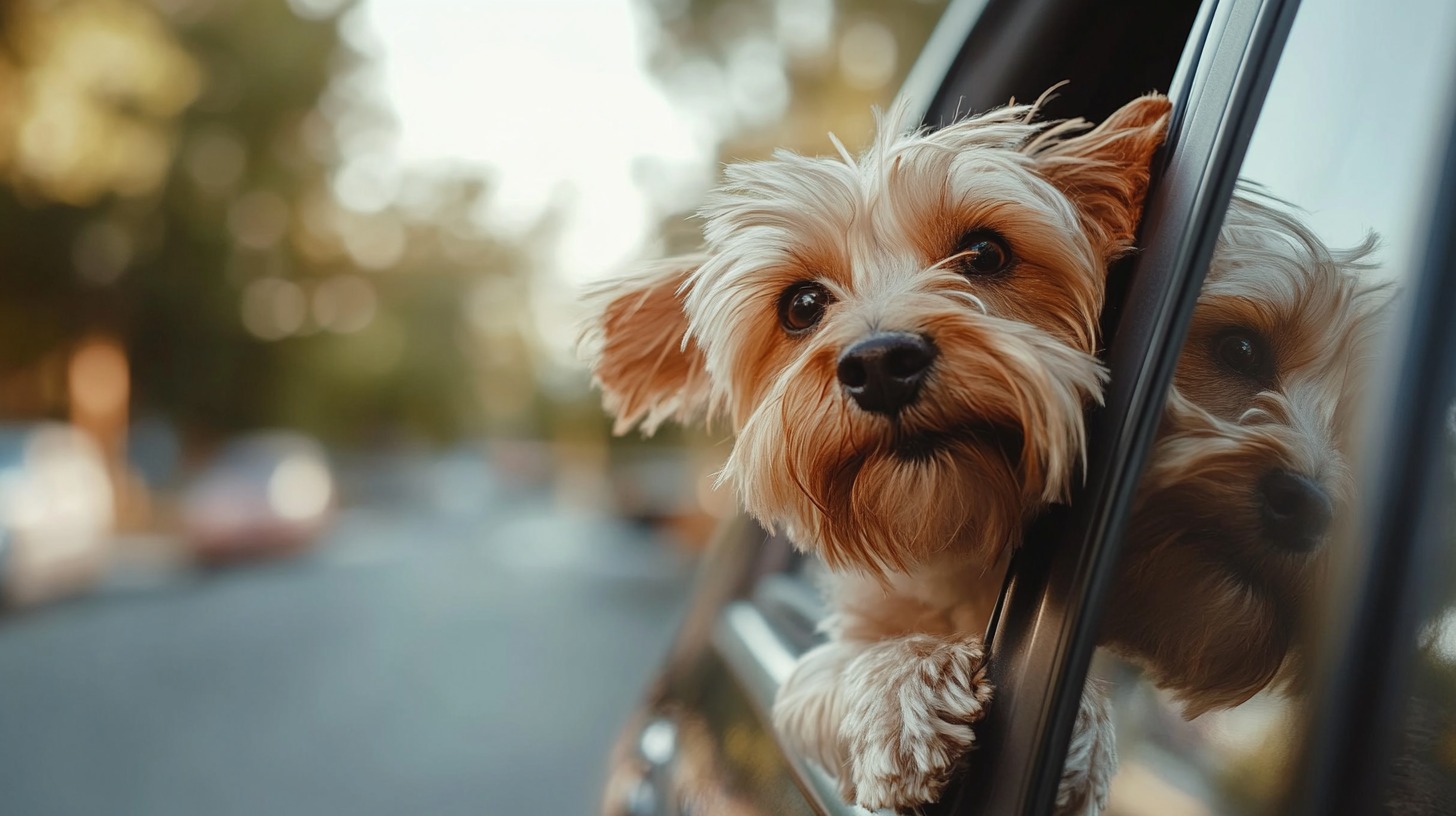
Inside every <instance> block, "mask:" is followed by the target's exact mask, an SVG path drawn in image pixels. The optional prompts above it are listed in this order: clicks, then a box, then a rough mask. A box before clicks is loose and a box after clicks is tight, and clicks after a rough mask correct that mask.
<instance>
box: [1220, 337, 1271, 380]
mask: <svg viewBox="0 0 1456 816" xmlns="http://www.w3.org/2000/svg"><path fill="white" fill-rule="evenodd" d="M1213 355H1214V357H1216V358H1217V359H1218V361H1219V362H1220V363H1222V364H1223V365H1224V366H1225V367H1227V368H1228V369H1229V370H1230V371H1232V372H1234V373H1236V374H1242V375H1243V376H1245V377H1251V378H1253V379H1256V380H1266V379H1269V377H1270V376H1271V375H1272V374H1273V371H1272V370H1271V368H1272V362H1273V360H1272V358H1271V356H1270V354H1269V347H1268V345H1267V344H1266V343H1265V342H1264V338H1262V337H1260V336H1259V335H1258V334H1257V333H1256V332H1253V331H1250V330H1249V329H1230V330H1228V331H1226V332H1223V333H1222V334H1220V335H1218V336H1217V337H1215V338H1214V341H1213Z"/></svg>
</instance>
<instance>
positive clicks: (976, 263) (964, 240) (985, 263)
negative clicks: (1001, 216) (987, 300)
mask: <svg viewBox="0 0 1456 816" xmlns="http://www.w3.org/2000/svg"><path fill="white" fill-rule="evenodd" d="M955 257H956V265H957V266H959V267H960V270H961V273H962V274H965V275H972V276H976V277H984V276H986V275H996V274H1000V273H1001V272H1005V271H1006V270H1007V269H1008V268H1010V266H1011V247H1008V246H1007V245H1006V240H1005V239H1004V238H1002V237H1001V236H1000V235H997V234H996V233H994V232H992V231H990V230H971V231H970V232H968V233H966V234H965V235H963V236H961V240H960V243H958V244H956V251H955Z"/></svg>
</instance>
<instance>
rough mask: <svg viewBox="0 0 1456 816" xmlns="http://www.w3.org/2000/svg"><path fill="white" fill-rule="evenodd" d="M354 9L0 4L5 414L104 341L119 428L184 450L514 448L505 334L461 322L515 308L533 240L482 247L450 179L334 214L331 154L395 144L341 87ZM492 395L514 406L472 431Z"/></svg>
mask: <svg viewBox="0 0 1456 816" xmlns="http://www.w3.org/2000/svg"><path fill="white" fill-rule="evenodd" d="M351 5H352V2H351V0H289V2H284V0H150V2H148V0H15V1H14V2H10V3H8V4H4V5H3V6H0V100H3V102H4V104H0V111H3V112H0V269H4V270H5V273H4V274H3V275H0V413H4V414H9V415H21V416H43V415H58V414H60V413H62V412H63V411H64V403H65V399H66V395H65V391H64V387H63V385H62V375H61V371H62V368H63V364H64V359H65V355H66V354H67V353H68V349H69V348H70V347H72V346H73V345H74V344H75V343H76V342H77V341H78V339H79V338H81V337H83V336H86V335H88V334H94V333H97V332H101V333H104V334H109V335H112V336H115V337H117V338H119V339H120V341H121V343H122V345H123V347H124V348H125V349H126V351H127V354H128V357H129V358H130V361H131V367H132V379H133V383H134V389H133V393H134V395H135V399H134V401H135V402H136V403H137V407H138V408H139V409H140V410H143V411H146V412H152V413H160V414H162V415H164V416H167V417H170V418H171V419H173V420H174V421H176V422H177V423H179V424H180V425H181V426H182V427H183V428H185V429H187V430H190V431H195V432H198V433H201V434H203V435H211V434H215V433H223V432H231V431H236V430H239V429H244V428H250V427H257V426H266V425H280V424H281V425H291V426H300V427H304V428H307V429H309V430H312V431H314V432H316V433H319V434H320V435H322V436H325V437H326V438H331V439H334V440H339V441H354V440H360V439H364V438H369V437H374V436H377V435H379V434H395V433H405V434H409V435H414V436H423V437H431V438H449V437H454V436H458V435H461V434H464V433H469V432H473V431H477V430H483V429H485V428H484V423H486V422H487V421H494V422H495V423H496V426H498V427H508V428H511V429H524V430H530V424H531V423H530V413H529V404H530V402H531V396H530V395H531V394H533V393H535V386H534V383H533V382H532V380H531V377H530V373H529V372H530V370H531V369H530V364H529V363H530V361H529V354H528V349H527V348H526V347H525V346H524V345H523V342H524V341H523V337H524V336H525V335H524V327H521V326H516V327H515V329H514V330H511V329H509V328H508V329H506V330H500V331H496V332H495V334H494V336H491V337H489V338H484V337H481V336H479V335H480V332H478V331H475V330H473V329H472V328H471V327H472V325H473V324H474V321H472V318H471V309H474V308H477V307H478V308H486V307H484V306H480V305H479V304H480V303H483V302H484V301H486V300H489V299H490V298H492V297H501V298H504V299H506V300H509V301H510V302H513V303H516V304H520V303H522V302H524V295H523V294H521V293H519V292H514V291H513V290H512V287H518V286H519V284H518V283H517V282H518V281H519V280H520V272H521V270H522V269H524V268H525V267H526V265H527V264H529V263H530V256H529V254H528V251H527V250H528V245H529V244H530V242H532V241H536V240H540V239H541V237H542V236H541V234H540V231H539V230H538V232H537V233H534V234H531V235H528V236H526V237H525V238H523V239H512V240H506V239H503V238H500V237H497V236H492V235H489V234H487V233H485V232H484V231H483V229H482V228H481V227H480V226H479V221H478V219H477V218H476V217H475V215H476V213H477V212H478V211H479V210H480V208H481V207H482V205H483V202H484V200H485V199H486V197H487V195H488V185H487V184H486V183H485V182H484V181H483V180H480V179H471V178H461V177H459V176H458V175H457V176H452V177H448V178H432V179H415V180H412V181H410V184H411V185H413V186H412V187H411V190H410V192H411V197H410V199H409V200H408V201H404V200H403V199H402V198H401V200H398V201H396V200H395V198H394V197H393V196H391V195H389V194H388V192H389V191H385V194H383V195H374V196H373V197H370V196H368V195H365V196H364V197H363V198H364V199H365V200H361V201H345V202H341V201H340V200H339V196H338V195H336V192H335V191H336V190H339V189H340V188H341V187H343V186H347V184H348V181H347V180H346V179H345V178H343V174H346V173H348V172H350V171H351V168H350V167H349V166H347V163H348V160H349V158H350V157H349V155H348V154H349V151H348V150H346V149H345V147H346V144H345V142H346V141H347V140H354V141H359V140H361V139H362V140H364V141H367V140H368V138H369V137H370V136H371V134H377V133H378V132H379V131H380V130H381V129H383V128H387V127H388V125H389V120H388V118H387V117H386V116H385V115H383V114H382V113H381V112H380V111H378V110H377V109H375V108H374V107H373V106H372V103H371V102H370V101H369V100H368V98H367V97H366V96H364V95H362V94H360V93H358V92H357V91H356V90H354V89H353V88H352V87H351V83H354V84H357V82H356V80H357V71H358V70H359V68H360V66H361V65H362V64H364V58H363V56H362V55H361V54H360V53H358V52H357V51H356V50H355V49H354V48H353V47H351V45H350V44H349V42H348V40H347V37H346V36H345V34H346V27H347V24H348V23H347V12H348V11H349V7H350V6H351ZM364 169H365V171H367V170H368V168H367V167H366V168H364ZM353 170H354V171H357V170H358V168H353ZM358 175H359V173H358V172H355V176H358ZM364 175H365V176H366V179H365V181H366V182H367V180H368V179H367V175H368V174H367V172H365V173H364ZM354 186H355V187H358V186H359V185H358V184H355V185H354ZM366 186H367V185H366ZM365 192H366V193H367V192H369V191H368V190H366V191H365ZM375 192H378V191H375ZM356 197H357V196H356ZM346 205H347V206H346ZM543 229H545V227H543ZM462 304H465V306H464V307H462ZM516 311H517V313H519V311H520V310H519V308H518V309H517V310H516ZM485 341H489V342H492V343H495V344H497V345H496V346H495V347H494V350H493V351H492V352H491V354H490V355H488V356H489V358H490V359H491V360H494V362H493V363H488V364H484V368H483V370H481V371H480V372H479V373H480V374H481V376H480V377H476V378H472V377H471V376H469V374H470V372H471V367H472V364H475V363H476V362H477V361H476V360H475V358H474V357H473V354H474V350H475V349H476V348H478V344H480V343H482V342H485ZM492 378H496V379H499V380H500V381H502V382H503V383H505V388H506V389H508V390H509V391H510V393H511V394H513V395H519V394H524V395H525V396H524V397H514V402H512V403H511V404H509V405H495V406H494V407H493V408H492V410H490V411H484V410H483V408H484V407H487V404H489V403H490V402H491V399H490V397H491V394H493V393H495V392H494V391H492V390H491V389H490V388H488V387H481V386H480V383H482V382H485V383H489V381H490V380H491V379H492ZM497 402H500V400H497ZM506 402H511V400H506ZM522 403H524V406H525V407H523V406H522Z"/></svg>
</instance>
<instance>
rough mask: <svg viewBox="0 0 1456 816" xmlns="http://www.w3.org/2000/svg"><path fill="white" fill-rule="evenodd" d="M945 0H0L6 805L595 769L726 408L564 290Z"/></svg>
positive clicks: (321, 800) (800, 133)
mask: <svg viewBox="0 0 1456 816" xmlns="http://www.w3.org/2000/svg"><path fill="white" fill-rule="evenodd" d="M940 10H941V3H940V2H937V1H936V0H931V2H923V1H922V0H896V2H888V3H883V2H871V1H870V0H472V2H468V3H462V2H454V1H453V0H357V2H356V1H355V0H0V598H3V613H0V689H3V690H4V691H3V697H0V810H3V812H5V813H16V814H72V813H75V814H95V813H108V814H159V815H162V816H165V815H166V814H184V813H185V814H197V813H208V814H227V813H239V814H242V813H247V814H253V813H260V812H266V813H336V812H349V813H354V814H371V813H381V814H383V813H391V814H392V813H400V812H405V811H411V812H429V813H436V814H449V813H462V814H463V813H483V812H491V813H495V812H499V813H512V812H514V813H541V814H570V813H585V812H591V811H592V810H593V809H594V802H595V800H596V792H597V788H598V786H599V784H600V782H601V779H602V776H603V766H604V759H605V756H606V751H607V747H608V746H609V744H610V743H611V741H612V738H613V735H614V732H615V730H616V729H617V728H618V726H619V725H620V724H621V723H622V721H623V720H624V719H625V718H626V716H627V714H628V712H629V709H630V707H631V706H632V704H633V703H634V701H635V700H636V699H637V697H638V696H639V694H640V693H641V691H642V687H643V685H644V683H645V682H646V681H647V680H648V678H649V677H650V675H651V674H652V672H653V670H654V668H655V666H656V664H657V661H658V660H659V658H660V657H661V655H662V652H663V650H664V649H665V647H666V645H667V643H668V640H669V638H670V637H671V634H672V631H673V628H674V626H675V619H676V615H677V614H678V611H679V609H680V607H681V604H682V603H683V601H684V599H685V597H686V587H687V582H688V580H689V579H690V576H691V572H692V566H693V563H694V560H695V556H696V553H697V552H699V551H700V550H701V548H702V547H703V545H704V544H705V542H706V539H707V538H708V536H709V535H710V533H711V531H712V530H713V528H714V526H715V525H716V524H717V522H718V521H719V520H720V519H721V518H723V517H724V516H726V515H727V514H729V513H731V512H732V509H733V507H732V502H731V498H730V497H727V496H725V495H722V494H720V493H718V492H716V491H714V489H713V474H714V471H715V470H716V468H717V467H718V465H719V463H720V462H721V459H722V457H723V456H724V455H725V453H726V448H725V446H724V445H723V440H722V439H717V438H707V437H698V436H693V435H689V434H684V433H682V432H681V431H678V430H676V429H667V430H664V431H663V432H661V433H659V435H658V436H657V437H656V438H654V439H651V440H643V439H640V438H635V437H633V438H625V439H620V440H614V439H611V438H610V436H609V433H608V422H607V420H606V418H605V417H604V416H603V414H602V412H601V409H600V405H599V401H598V398H597V395H596V394H595V393H594V392H593V391H592V390H591V388H590V383H589V379H588V377H587V375H586V373H585V372H584V370H583V369H582V367H581V365H580V363H579V362H578V361H577V360H576V358H575V356H574V353H573V348H572V346H573V341H574V340H575V338H576V334H577V327H578V324H579V321H580V319H581V314H580V312H579V309H578V307H577V296H578V293H579V292H580V290H581V288H582V287H583V286H584V285H586V284H588V283H591V282H592V281H596V280H600V279H603V278H605V277H608V276H610V275H612V274H613V273H618V272H621V271H622V270H623V269H625V268H626V267H628V266H630V264H631V263H632V261H633V260H634V259H640V258H644V257H650V256H656V255H660V254H662V253H664V252H670V251H680V250H685V249H690V248H692V247H693V246H694V244H695V242H696V240H697V234H698V225H697V223H696V222H695V221H693V220H692V219H691V218H690V214H691V212H692V210H693V208H694V207H695V205H696V203H697V202H698V200H699V199H700V197H701V196H702V194H703V193H704V192H705V191H706V190H707V188H708V187H709V186H710V185H711V184H713V182H714V180H715V178H716V176H717V174H718V172H719V169H720V167H721V163H722V162H723V161H725V160H731V159H737V158H752V157H756V156H761V155H764V154H766V153H767V152H768V151H769V150H770V149H772V148H774V147H789V148H793V149H797V150H801V151H808V152H828V151H830V150H831V145H830V142H829V140H828V137H827V133H828V132H830V131H834V132H836V133H837V134H838V135H839V136H840V137H841V138H842V139H843V140H844V141H845V143H846V144H848V145H849V146H850V147H851V149H853V148H855V147H856V146H858V145H862V144H863V143H864V142H865V140H866V139H867V137H868V135H869V128H870V122H871V119H870V108H871V106H872V105H874V104H885V103H887V102H888V101H889V100H890V98H891V97H892V96H893V94H894V92H895V90H896V88H897V87H898V84H899V83H900V81H901V80H902V79H903V76H904V75H905V73H906V72H907V71H908V69H909V67H910V65H911V63H912V61H913V59H914V57H915V55H916V54H917V52H918V51H919V49H920V46H921V45H922V43H923V42H924V40H925V39H926V37H928V35H929V32H930V30H931V28H932V26H933V25H934V22H935V20H936V19H937V17H938V15H939V13H940Z"/></svg>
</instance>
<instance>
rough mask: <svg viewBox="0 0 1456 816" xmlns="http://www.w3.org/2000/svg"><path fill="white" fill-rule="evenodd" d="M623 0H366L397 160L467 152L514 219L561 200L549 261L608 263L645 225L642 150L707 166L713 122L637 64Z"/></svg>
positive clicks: (637, 45) (628, 6)
mask: <svg viewBox="0 0 1456 816" xmlns="http://www.w3.org/2000/svg"><path fill="white" fill-rule="evenodd" d="M634 5H635V4H634V3H633V0H367V2H366V4H365V7H364V13H365V15H366V20H367V22H368V23H369V24H370V28H372V29H373V37H375V38H376V39H377V40H378V48H377V50H379V51H381V52H382V57H383V62H382V72H383V76H382V80H383V86H384V90H385V93H386V95H387V98H388V102H389V103H390V104H391V106H392V107H393V108H394V110H395V113H396V115H397V116H398V117H399V134H398V137H399V138H398V140H397V142H396V143H395V144H394V145H393V147H392V152H393V154H394V157H395V159H396V160H397V161H399V162H401V163H404V164H433V163H438V162H448V161H456V162H467V163H471V164H476V165H481V166H486V167H489V168H491V170H492V174H493V176H494V178H496V179H497V180H498V183H499V185H500V187H499V190H498V199H497V206H496V207H495V208H494V210H493V215H494V216H495V219H496V220H497V221H498V222H501V223H506V224H515V225H520V224H524V223H529V222H530V220H531V219H532V218H533V217H534V216H535V215H537V214H538V213H540V212H541V210H542V209H543V208H544V207H545V206H546V205H547V204H548V203H550V202H552V201H558V202H562V201H564V203H565V204H566V207H567V215H566V223H565V225H564V233H563V235H562V241H561V243H560V245H559V246H558V247H557V252H556V258H555V259H554V260H555V261H556V270H557V271H558V272H560V273H561V275H562V278H563V279H564V281H565V282H567V283H569V284H576V283H580V282H582V281H587V280H591V279H595V278H599V277H601V276H602V275H604V274H606V273H607V272H610V271H614V270H615V268H616V267H618V266H619V265H620V264H621V263H622V261H623V260H625V259H627V258H628V257H630V256H631V255H632V254H633V251H634V250H635V249H636V248H637V247H638V246H639V244H640V242H641V241H642V240H643V238H644V237H645V235H646V231H647V229H648V228H649V226H650V223H649V222H650V218H649V213H648V211H647V202H646V200H645V198H644V196H643V194H642V192H641V191H640V190H639V189H638V187H637V185H636V184H635V183H634V181H633V166H634V163H637V162H638V161H639V160H640V158H641V157H647V156H651V157H657V158H658V159H659V160H665V161H667V162H669V163H670V164H671V166H672V167H674V168H676V169H677V170H678V172H682V173H686V174H690V175H691V174H701V175H703V176H704V179H703V180H704V183H706V182H707V180H708V179H709V178H710V174H711V171H712V165H711V161H712V144H711V134H708V133H705V132H703V131H702V128H701V127H700V126H697V125H695V124H694V123H693V122H691V121H689V120H687V119H685V118H684V117H683V116H681V115H679V114H678V113H677V112H675V111H674V110H673V107H672V106H671V104H670V102H669V101H668V99H667V98H666V97H665V96H664V94H663V93H662V91H661V90H660V89H659V87H658V86H657V85H656V84H655V83H654V81H653V79H652V77H651V76H649V75H648V74H647V73H646V70H645V67H644V65H643V63H644V61H645V55H644V53H643V50H644V44H643V43H642V38H641V37H640V36H639V32H638V30H637V29H638V24H637V20H636V16H635V15H636V12H635V10H634Z"/></svg>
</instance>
